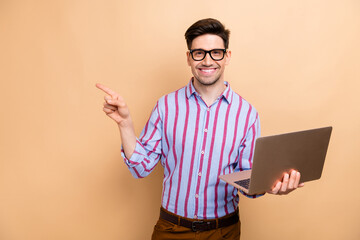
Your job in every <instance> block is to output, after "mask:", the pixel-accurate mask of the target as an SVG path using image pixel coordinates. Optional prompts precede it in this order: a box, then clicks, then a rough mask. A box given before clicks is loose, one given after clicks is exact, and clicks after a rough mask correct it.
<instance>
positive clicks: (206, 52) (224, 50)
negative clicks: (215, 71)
mask: <svg viewBox="0 0 360 240" xmlns="http://www.w3.org/2000/svg"><path fill="white" fill-rule="evenodd" d="M199 50H200V51H203V52H205V54H204V57H203V58H202V59H195V58H194V55H193V52H195V51H199ZM212 51H223V52H224V54H223V57H222V58H221V59H214V58H213V56H212V55H211V52H212ZM225 53H226V49H223V48H216V49H211V50H209V51H206V50H204V49H201V48H199V49H192V50H190V54H191V57H192V59H193V60H194V61H202V60H204V58H205V57H206V54H209V55H210V57H211V59H212V60H214V61H221V60H223V59H224V57H225Z"/></svg>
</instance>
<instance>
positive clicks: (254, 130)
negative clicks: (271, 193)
mask: <svg viewBox="0 0 360 240" xmlns="http://www.w3.org/2000/svg"><path fill="white" fill-rule="evenodd" d="M259 136H260V119H259V115H258V113H256V117H255V121H254V122H253V123H252V124H251V125H250V127H249V129H248V131H247V134H246V137H245V139H244V141H243V144H242V146H241V148H240V152H239V162H238V164H237V165H236V167H235V172H238V171H244V170H250V169H251V168H252V162H253V156H254V148H255V141H256V139H257V138H258V137H259ZM240 193H241V194H243V195H244V196H246V197H249V198H257V197H261V196H263V195H264V194H257V195H248V194H246V193H245V192H244V191H242V190H240Z"/></svg>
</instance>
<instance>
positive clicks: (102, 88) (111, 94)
mask: <svg viewBox="0 0 360 240" xmlns="http://www.w3.org/2000/svg"><path fill="white" fill-rule="evenodd" d="M95 86H96V87H97V88H99V89H101V90H103V91H104V92H105V93H107V94H109V95H110V96H111V97H113V98H114V97H116V96H117V93H116V92H114V91H113V90H111V89H110V88H108V87H106V86H104V85H102V84H100V83H97V84H96V85H95Z"/></svg>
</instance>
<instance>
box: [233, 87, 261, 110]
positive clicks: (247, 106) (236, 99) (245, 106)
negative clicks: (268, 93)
mask: <svg viewBox="0 0 360 240" xmlns="http://www.w3.org/2000/svg"><path fill="white" fill-rule="evenodd" d="M232 101H233V103H234V104H237V105H239V107H240V108H241V109H242V110H247V111H249V114H251V115H258V111H257V110H256V108H255V107H254V106H253V105H252V104H251V103H250V102H248V101H247V100H246V99H245V98H243V97H242V96H240V95H239V94H238V93H236V92H233V99H232Z"/></svg>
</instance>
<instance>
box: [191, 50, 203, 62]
mask: <svg viewBox="0 0 360 240" xmlns="http://www.w3.org/2000/svg"><path fill="white" fill-rule="evenodd" d="M192 57H193V59H194V60H196V61H199V60H203V58H204V57H205V51H204V50H194V51H192Z"/></svg>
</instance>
